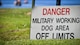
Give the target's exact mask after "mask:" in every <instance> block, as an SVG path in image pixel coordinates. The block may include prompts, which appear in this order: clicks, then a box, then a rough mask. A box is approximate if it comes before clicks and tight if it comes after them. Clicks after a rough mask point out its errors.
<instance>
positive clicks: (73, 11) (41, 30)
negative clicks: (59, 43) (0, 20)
mask: <svg viewBox="0 0 80 45" xmlns="http://www.w3.org/2000/svg"><path fill="white" fill-rule="evenodd" d="M78 38H80V6H43V7H35V8H34V9H33V10H32V15H31V30H30V39H37V40H39V39H78Z"/></svg>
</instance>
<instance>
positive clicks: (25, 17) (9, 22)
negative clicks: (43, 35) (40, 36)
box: [0, 8, 80, 45]
mask: <svg viewBox="0 0 80 45" xmlns="http://www.w3.org/2000/svg"><path fill="white" fill-rule="evenodd" d="M30 17H31V9H29V8H28V9H18V8H17V9H0V45H80V39H72V40H30V20H31V19H30Z"/></svg>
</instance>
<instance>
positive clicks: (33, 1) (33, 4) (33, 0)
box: [32, 0, 35, 8]
mask: <svg viewBox="0 0 80 45" xmlns="http://www.w3.org/2000/svg"><path fill="white" fill-rule="evenodd" d="M34 6H35V0H32V8H34Z"/></svg>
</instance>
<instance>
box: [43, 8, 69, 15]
mask: <svg viewBox="0 0 80 45" xmlns="http://www.w3.org/2000/svg"><path fill="white" fill-rule="evenodd" d="M42 14H43V15H70V8H43V10H42Z"/></svg>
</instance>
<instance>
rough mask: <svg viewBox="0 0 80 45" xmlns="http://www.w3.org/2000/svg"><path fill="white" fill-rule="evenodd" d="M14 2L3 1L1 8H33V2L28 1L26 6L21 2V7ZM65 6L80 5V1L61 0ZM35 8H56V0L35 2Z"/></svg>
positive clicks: (36, 0)
mask: <svg viewBox="0 0 80 45" xmlns="http://www.w3.org/2000/svg"><path fill="white" fill-rule="evenodd" d="M14 1H15V0H1V2H2V6H0V8H31V6H32V0H28V4H24V0H21V4H22V5H21V6H15V5H14ZM63 5H65V6H66V5H80V0H61V6H63ZM35 6H56V0H35Z"/></svg>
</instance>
